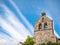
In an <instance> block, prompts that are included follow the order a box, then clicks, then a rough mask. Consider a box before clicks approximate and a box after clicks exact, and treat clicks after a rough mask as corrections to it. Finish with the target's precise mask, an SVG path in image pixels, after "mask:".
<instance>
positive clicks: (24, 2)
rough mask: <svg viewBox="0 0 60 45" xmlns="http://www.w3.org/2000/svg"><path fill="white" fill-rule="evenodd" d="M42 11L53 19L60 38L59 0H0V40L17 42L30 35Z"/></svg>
mask: <svg viewBox="0 0 60 45" xmlns="http://www.w3.org/2000/svg"><path fill="white" fill-rule="evenodd" d="M42 12H46V15H47V16H48V17H49V18H52V19H53V23H54V25H53V26H54V30H55V35H56V36H57V37H59V38H60V0H0V37H1V38H0V39H1V40H0V41H3V40H2V39H4V40H7V41H11V40H14V41H15V39H16V40H17V41H18V42H19V41H24V40H25V38H26V37H27V35H30V36H32V35H33V33H34V25H35V22H37V20H38V19H39V18H40V17H41V13H42ZM2 35H3V37H2ZM8 39H10V40H8ZM14 41H13V43H14ZM3 43H4V42H3ZM5 43H6V42H5ZM11 45H12V44H11Z"/></svg>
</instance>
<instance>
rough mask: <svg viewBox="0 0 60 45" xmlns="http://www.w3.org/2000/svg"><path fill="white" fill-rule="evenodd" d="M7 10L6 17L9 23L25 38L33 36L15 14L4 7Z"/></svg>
mask: <svg viewBox="0 0 60 45" xmlns="http://www.w3.org/2000/svg"><path fill="white" fill-rule="evenodd" d="M4 8H5V10H6V15H7V16H6V17H7V19H8V22H9V23H10V24H12V26H13V27H14V28H15V29H16V31H18V32H19V33H20V34H22V35H23V36H25V37H26V36H27V35H30V36H31V34H30V33H29V31H28V29H27V28H26V27H25V26H24V25H23V24H22V23H21V22H20V21H19V20H18V19H17V18H16V16H15V14H13V13H12V12H11V11H10V10H9V9H8V8H7V7H6V6H4Z"/></svg>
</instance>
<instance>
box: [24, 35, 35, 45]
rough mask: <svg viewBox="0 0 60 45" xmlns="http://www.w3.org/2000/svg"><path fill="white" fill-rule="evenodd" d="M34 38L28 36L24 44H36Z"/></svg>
mask: <svg viewBox="0 0 60 45" xmlns="http://www.w3.org/2000/svg"><path fill="white" fill-rule="evenodd" d="M34 43H35V42H34V40H33V38H32V37H30V36H28V37H27V39H26V41H25V42H24V43H23V45H34Z"/></svg>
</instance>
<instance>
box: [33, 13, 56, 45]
mask: <svg viewBox="0 0 60 45" xmlns="http://www.w3.org/2000/svg"><path fill="white" fill-rule="evenodd" d="M34 40H35V41H36V45H37V44H38V45H39V44H40V43H46V42H48V41H51V42H56V37H55V35H54V31H53V20H51V19H50V18H48V17H47V16H46V13H44V12H43V13H42V15H41V17H40V19H39V20H38V21H37V22H36V24H35V29H34Z"/></svg>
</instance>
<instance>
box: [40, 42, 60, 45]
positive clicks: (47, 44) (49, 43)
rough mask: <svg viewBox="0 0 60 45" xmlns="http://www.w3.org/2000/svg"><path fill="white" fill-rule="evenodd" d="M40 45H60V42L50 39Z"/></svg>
mask: <svg viewBox="0 0 60 45" xmlns="http://www.w3.org/2000/svg"><path fill="white" fill-rule="evenodd" d="M40 45H60V43H57V42H54V43H52V42H50V41H49V42H47V43H46V44H45V43H42V44H40Z"/></svg>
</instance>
